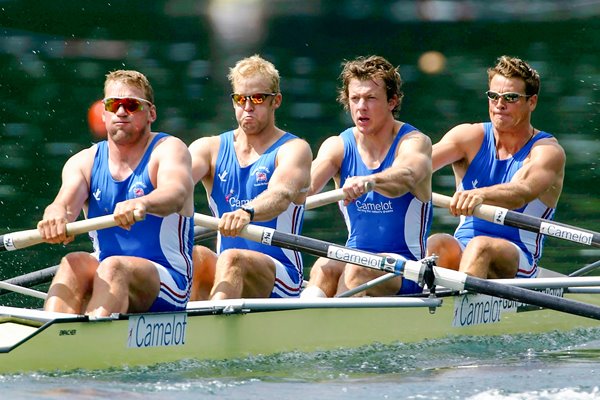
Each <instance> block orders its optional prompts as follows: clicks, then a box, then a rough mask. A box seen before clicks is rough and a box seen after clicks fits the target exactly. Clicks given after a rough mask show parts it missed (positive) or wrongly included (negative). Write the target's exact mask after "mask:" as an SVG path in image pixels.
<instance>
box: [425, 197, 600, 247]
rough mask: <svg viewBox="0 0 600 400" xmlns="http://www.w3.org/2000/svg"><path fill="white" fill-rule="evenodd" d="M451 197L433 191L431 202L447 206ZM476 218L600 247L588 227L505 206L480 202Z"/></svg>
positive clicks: (598, 236) (599, 241)
mask: <svg viewBox="0 0 600 400" xmlns="http://www.w3.org/2000/svg"><path fill="white" fill-rule="evenodd" d="M450 200H452V198H451V197H448V196H444V195H442V194H438V193H433V195H432V202H433V205H434V206H436V207H442V208H449V207H450ZM473 215H475V216H476V217H478V218H481V219H484V220H486V221H489V222H493V223H495V224H499V225H507V226H512V227H515V228H519V229H524V230H527V231H531V232H536V233H542V234H544V235H548V236H553V237H557V238H559V239H565V240H569V241H571V242H576V243H581V244H585V245H588V246H593V247H600V233H598V232H594V231H591V230H588V229H582V228H578V227H576V226H571V225H567V224H562V223H560V222H554V221H551V220H548V219H542V218H537V217H532V216H531V215H526V214H522V213H519V212H516V211H511V210H508V209H506V208H502V207H497V206H490V205H488V204H480V205H478V206H477V207H475V210H474V212H473Z"/></svg>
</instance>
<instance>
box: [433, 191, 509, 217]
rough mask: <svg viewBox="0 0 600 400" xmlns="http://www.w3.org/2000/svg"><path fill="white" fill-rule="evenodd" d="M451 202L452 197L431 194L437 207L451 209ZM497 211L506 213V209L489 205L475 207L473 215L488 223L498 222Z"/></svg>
mask: <svg viewBox="0 0 600 400" xmlns="http://www.w3.org/2000/svg"><path fill="white" fill-rule="evenodd" d="M451 200H452V198H451V197H448V196H444V195H443V194H439V193H432V194H431V202H432V203H433V205H434V206H436V207H441V208H450V201H451ZM497 209H500V210H504V211H506V209H501V208H500V207H494V206H489V205H487V204H480V205H478V206H477V207H475V211H473V215H475V216H476V217H478V218H481V219H485V220H486V221H490V222H496V212H497Z"/></svg>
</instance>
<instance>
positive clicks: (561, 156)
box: [531, 137, 567, 164]
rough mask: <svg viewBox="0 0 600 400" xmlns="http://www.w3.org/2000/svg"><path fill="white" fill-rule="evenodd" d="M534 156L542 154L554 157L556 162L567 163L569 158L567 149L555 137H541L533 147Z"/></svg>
mask: <svg viewBox="0 0 600 400" xmlns="http://www.w3.org/2000/svg"><path fill="white" fill-rule="evenodd" d="M531 155H532V156H541V157H544V158H548V159H552V160H554V162H558V163H563V164H564V163H565V160H566V158H567V156H566V153H565V150H564V149H563V147H562V146H561V145H560V143H558V140H557V139H556V138H554V137H550V138H544V139H540V140H538V141H537V142H535V143H534V144H533V146H532V148H531Z"/></svg>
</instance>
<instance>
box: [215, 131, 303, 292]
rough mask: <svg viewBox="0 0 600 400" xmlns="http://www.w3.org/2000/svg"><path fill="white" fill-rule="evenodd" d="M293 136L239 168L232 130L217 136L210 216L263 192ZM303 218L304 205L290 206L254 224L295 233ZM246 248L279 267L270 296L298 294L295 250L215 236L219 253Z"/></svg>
mask: <svg viewBox="0 0 600 400" xmlns="http://www.w3.org/2000/svg"><path fill="white" fill-rule="evenodd" d="M296 138H297V136H294V135H292V134H291V133H288V132H286V133H285V134H284V135H283V136H282V137H281V138H279V139H278V140H277V141H276V142H275V143H273V145H272V146H271V147H269V148H268V149H267V150H266V151H265V152H264V153H263V154H262V155H261V156H260V157H259V158H258V159H257V160H256V161H254V162H253V163H252V164H250V165H248V166H246V167H242V166H240V164H239V162H238V159H237V155H236V153H235V148H234V145H233V144H234V143H233V141H234V136H233V131H228V132H225V133H223V134H221V135H220V145H219V154H218V157H217V162H216V170H215V175H214V180H213V187H212V192H211V193H210V197H209V206H210V209H211V211H212V213H213V215H214V216H216V217H220V216H221V215H223V214H224V213H226V212H231V211H235V210H237V209H238V208H240V207H241V206H243V205H244V204H247V203H249V202H251V201H252V200H253V199H254V198H256V197H257V196H258V195H259V194H261V193H262V192H263V191H265V190H266V189H267V186H268V184H269V180H270V179H271V176H272V175H273V172H274V171H275V159H276V157H277V151H278V150H279V147H280V146H281V145H283V144H284V143H285V142H287V141H289V140H292V139H296ZM303 218H304V205H296V204H294V203H291V204H290V206H289V207H288V209H287V210H286V211H284V212H283V213H282V214H280V215H279V216H278V217H276V218H274V219H272V220H270V221H264V222H253V223H252V224H254V225H259V226H265V227H269V228H273V229H277V230H278V231H281V232H286V233H291V234H299V233H300V231H301V229H302V221H303ZM230 248H236V249H248V250H254V251H257V252H259V253H263V254H266V255H268V256H270V257H272V258H273V259H275V260H277V261H279V262H280V263H281V264H283V267H284V268H276V270H277V271H276V277H275V286H274V287H273V292H272V293H271V297H295V296H299V295H300V288H301V285H302V279H303V276H302V268H303V264H302V255H301V254H300V252H298V251H292V250H287V249H281V248H279V247H276V246H269V245H266V244H261V243H257V242H254V241H251V240H247V239H243V238H240V237H226V236H221V235H220V234H219V235H218V236H217V249H218V252H219V254H220V253H221V252H223V251H225V250H226V249H230Z"/></svg>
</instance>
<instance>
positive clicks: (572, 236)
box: [540, 222, 594, 246]
mask: <svg viewBox="0 0 600 400" xmlns="http://www.w3.org/2000/svg"><path fill="white" fill-rule="evenodd" d="M540 233H543V234H544V235H548V236H554V237H557V238H561V239H565V240H570V241H572V242H577V243H581V244H587V245H588V246H591V244H592V240H593V239H594V235H593V234H592V233H589V232H584V231H579V230H577V229H571V228H567V227H564V226H560V225H556V224H553V223H551V222H542V223H541V224H540Z"/></svg>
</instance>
